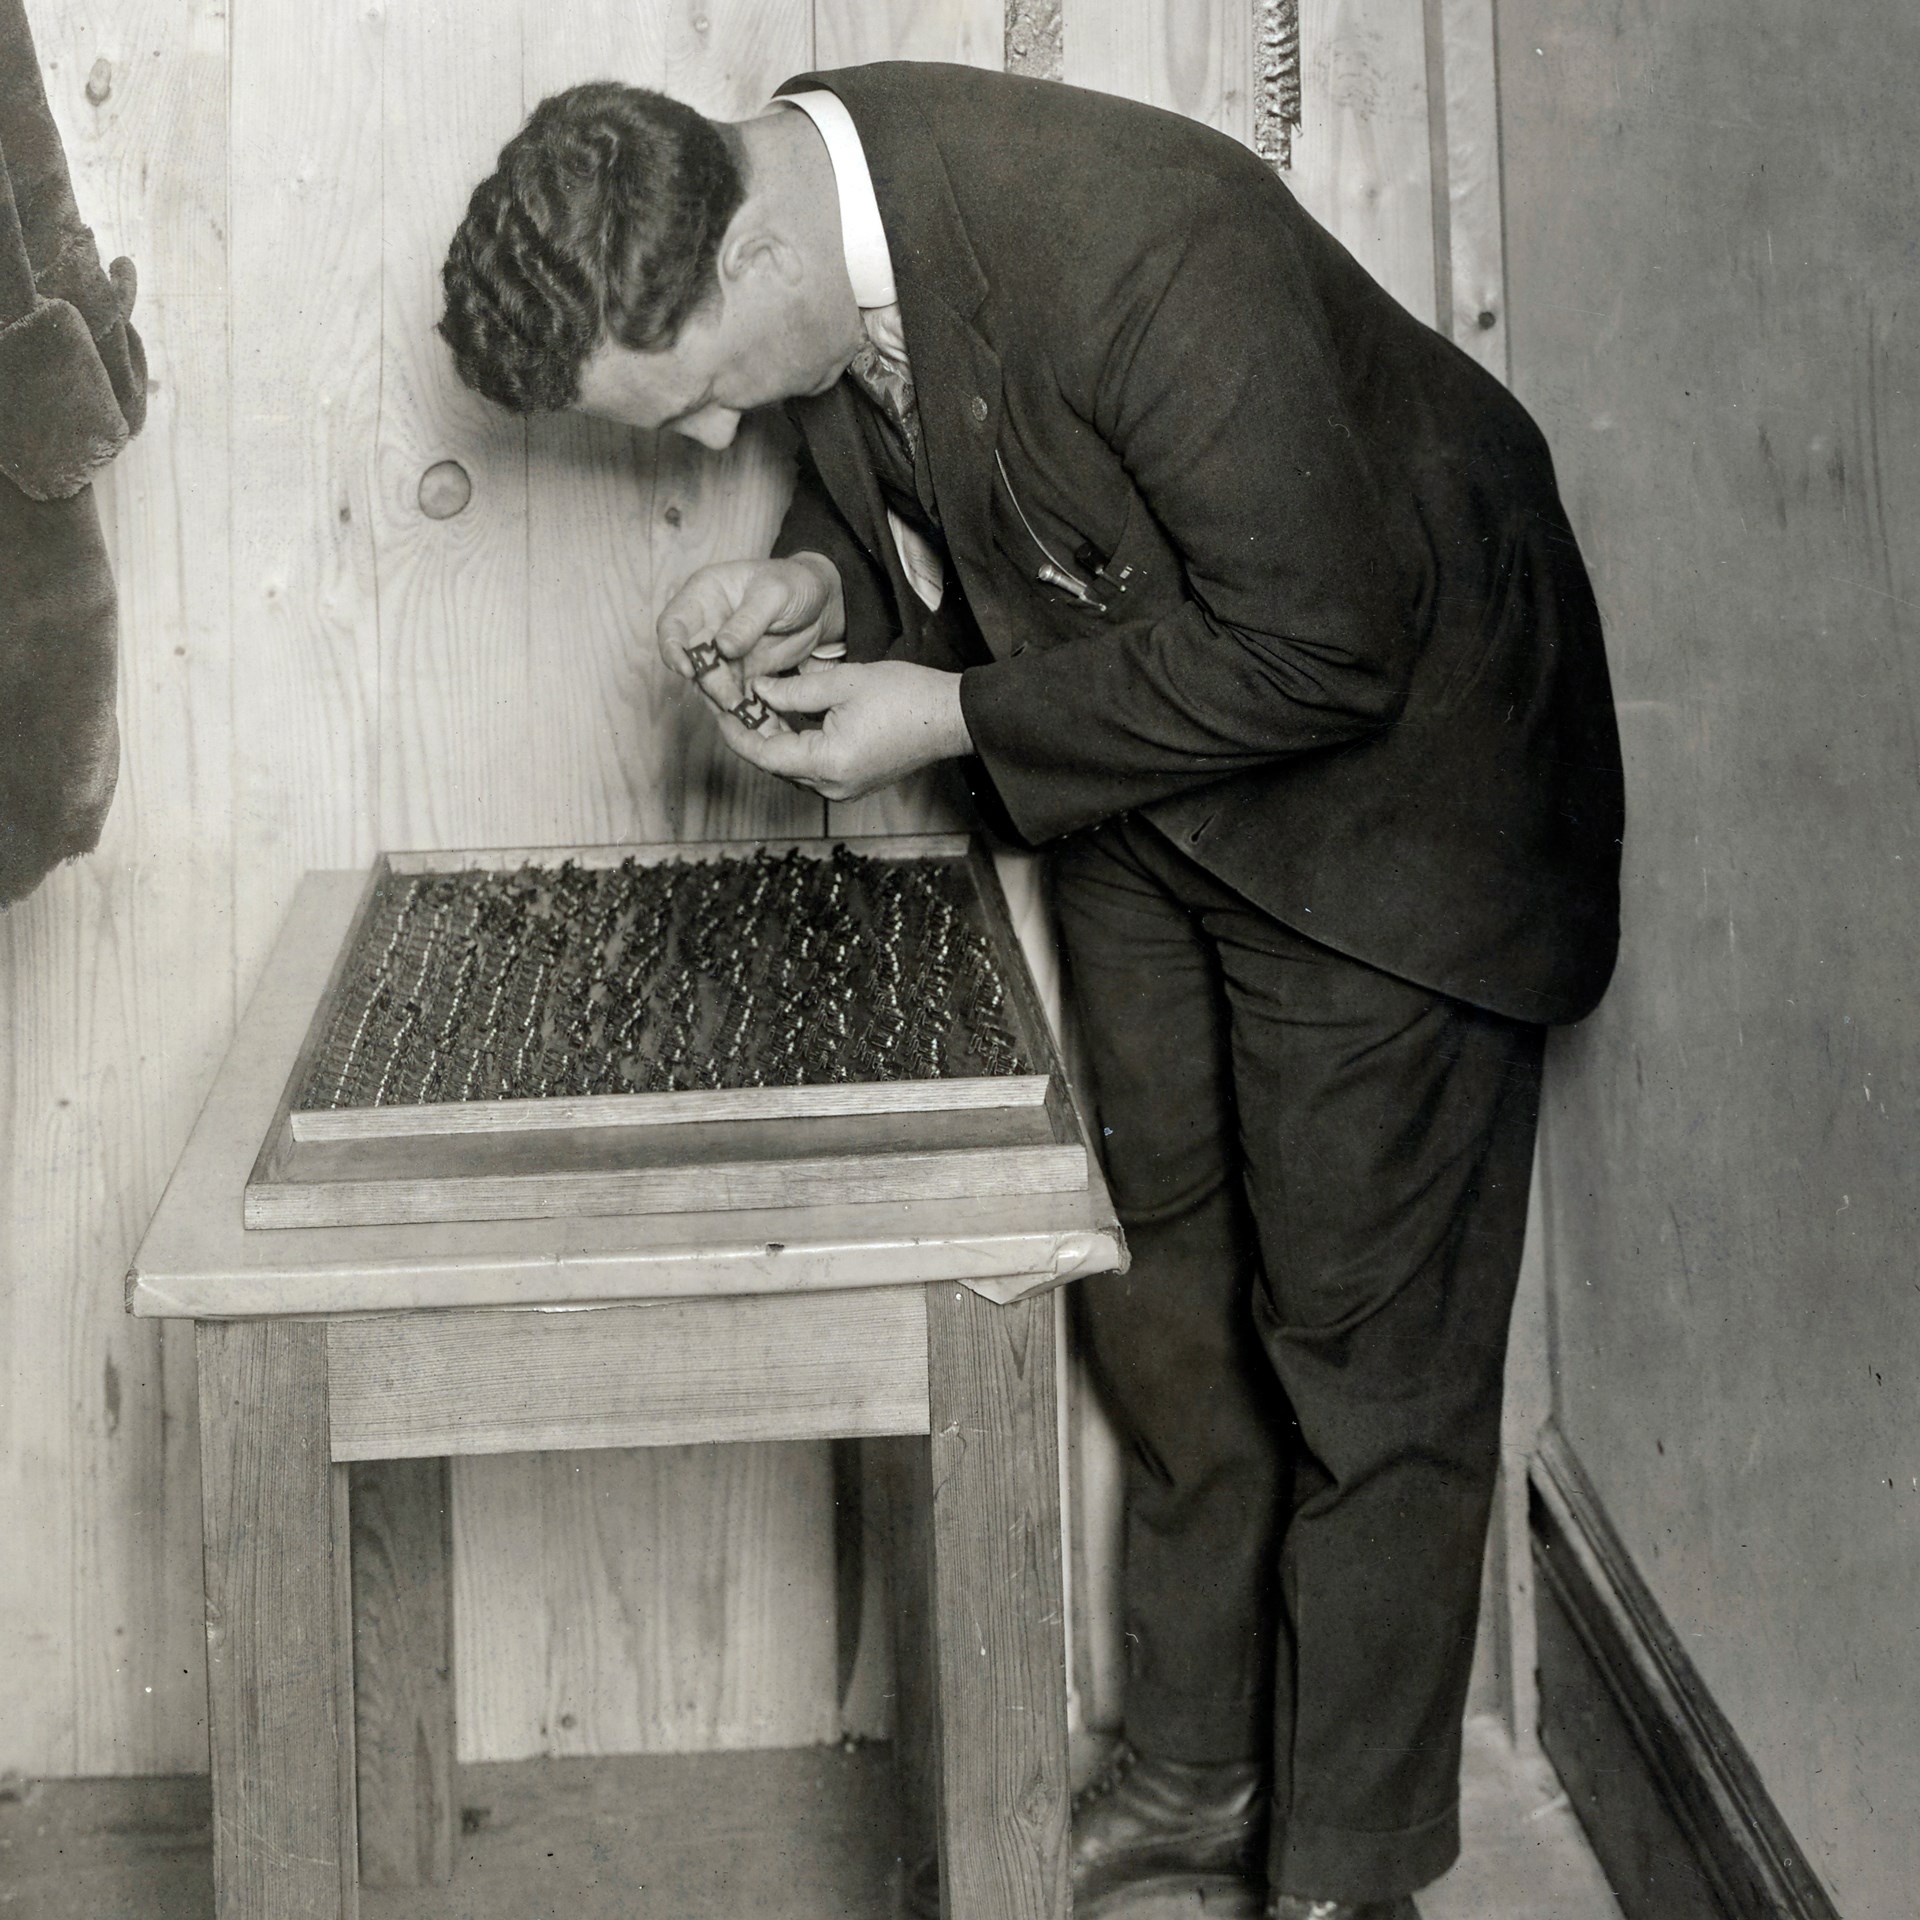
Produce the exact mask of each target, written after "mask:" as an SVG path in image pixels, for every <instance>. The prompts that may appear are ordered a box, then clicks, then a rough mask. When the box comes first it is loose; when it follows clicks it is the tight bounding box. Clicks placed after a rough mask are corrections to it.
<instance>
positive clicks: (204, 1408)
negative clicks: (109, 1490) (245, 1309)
mask: <svg viewBox="0 0 1920 1920" xmlns="http://www.w3.org/2000/svg"><path fill="white" fill-rule="evenodd" d="M197 1334H198V1352H199V1362H200V1480H201V1507H202V1516H203V1522H204V1527H205V1544H206V1586H207V1726H208V1733H209V1736H210V1742H211V1746H212V1757H213V1825H214V1838H213V1869H214V1911H215V1914H216V1916H217V1920H357V1916H358V1913H359V1889H358V1885H357V1881H356V1876H355V1867H356V1862H355V1852H356V1848H355V1837H354V1816H353V1640H352V1627H351V1617H350V1616H351V1608H352V1597H351V1589H350V1585H349V1569H348V1547H347V1492H346V1484H347V1483H346V1469H345V1468H344V1467H336V1466H334V1465H333V1464H332V1462H331V1460H330V1458H329V1454H328V1445H327V1330H326V1326H325V1324H324V1323H323V1322H320V1321H230V1322H220V1321H202V1322H201V1323H200V1325H199V1327H198V1329H197Z"/></svg>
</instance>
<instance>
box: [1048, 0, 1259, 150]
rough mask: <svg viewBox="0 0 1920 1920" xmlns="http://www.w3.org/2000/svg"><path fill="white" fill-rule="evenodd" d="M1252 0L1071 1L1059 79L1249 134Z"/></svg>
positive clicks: (1244, 136)
mask: <svg viewBox="0 0 1920 1920" xmlns="http://www.w3.org/2000/svg"><path fill="white" fill-rule="evenodd" d="M1253 13H1254V0H1070V4H1069V5H1068V6H1067V7H1066V9H1065V13H1064V26H1065V38H1064V43H1063V46H1062V50H1061V51H1062V78H1064V79H1065V80H1067V81H1068V82H1069V83H1070V84H1072V85H1074V86H1078V87H1095V88H1098V89H1099V90H1100V91H1101V92H1102V93H1122V94H1126V95H1127V96H1128V97H1129V98H1130V99H1134V100H1144V101H1146V102H1147V104H1148V105H1149V106H1155V107H1166V108H1168V109H1170V110H1171V111H1173V112H1175V113H1184V114H1186V115H1187V116H1188V118H1190V119H1193V120H1201V121H1204V122H1205V123H1206V124H1207V125H1208V126H1211V127H1218V128H1219V129H1220V130H1221V131H1222V132H1223V133H1230V134H1232V135H1233V136H1234V137H1235V139H1237V140H1242V141H1245V140H1250V139H1251V138H1252V135H1253V99H1252V86H1253Z"/></svg>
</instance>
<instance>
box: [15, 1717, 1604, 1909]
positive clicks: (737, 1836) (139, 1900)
mask: <svg viewBox="0 0 1920 1920" xmlns="http://www.w3.org/2000/svg"><path fill="white" fill-rule="evenodd" d="M460 1797H461V1804H462V1807H463V1810H464V1811H463V1818H462V1828H463V1831H462V1834H461V1838H460V1841H459V1845H458V1852H457V1855H456V1861H457V1865H456V1870H455V1876H454V1881H453V1884H452V1886H450V1887H447V1888H440V1889H429V1890H424V1891H408V1892H405V1893H376V1892H368V1893H366V1894H364V1895H363V1896H362V1912H363V1914H364V1916H365V1920H888V1917H889V1915H890V1914H891V1912H892V1910H893V1909H892V1901H893V1894H894V1884H895V1873H896V1862H895V1859H894V1849H893V1846H892V1844H891V1835H892V1828H893V1818H892V1800H893V1795H892V1787H891V1780H890V1774H889V1755H888V1751H887V1749H886V1748H885V1747H872V1746H868V1747H859V1748H855V1749H853V1750H851V1751H839V1750H836V1749H832V1748H813V1747H809V1748H801V1749H797V1750H793V1751H788V1752H779V1753H750V1754H699V1755H687V1756H681V1757H674V1758H671V1759H651V1758H649V1759H627V1760H560V1761H529V1762H522V1763H515V1764H510V1765H495V1766H479V1767H468V1768H465V1769H464V1770H463V1772H462V1776H461V1796H460ZM1463 1819H1464V1827H1465V1851H1464V1854H1463V1857H1462V1859H1461V1861H1460V1864H1459V1865H1458V1866H1457V1867H1455V1869H1454V1870H1453V1872H1452V1873H1450V1874H1449V1875H1448V1876H1447V1878H1446V1879H1445V1880H1444V1881H1442V1882H1441V1883H1440V1884H1439V1885H1438V1886H1436V1887H1433V1888H1430V1889H1429V1890H1428V1891H1427V1892H1426V1893H1424V1894H1422V1895H1421V1896H1420V1909H1421V1913H1422V1915H1423V1920H1618V1912H1619V1910H1618V1908H1617V1907H1616V1906H1615V1905H1614V1902H1613V1898H1612V1896H1611V1895H1610V1894H1609V1893H1608V1892H1607V1889H1606V1884H1605V1882H1604V1881H1603V1880H1602V1879H1601V1877H1600V1871H1599V1868H1598V1867H1597V1866H1595V1864H1594V1861H1593V1856H1592V1855H1591V1854H1590V1853H1589V1852H1588V1851H1587V1849H1586V1845H1585V1843H1584V1841H1583V1840H1582V1839H1581V1836H1580V1830H1579V1828H1578V1826H1577V1825H1576V1824H1575V1822H1574V1819H1573V1816H1572V1814H1571V1812H1570V1811H1569V1810H1568V1807H1567V1804H1566V1800H1565V1797H1564V1796H1563V1795H1561V1794H1560V1792H1559V1789H1558V1784H1557V1783H1556V1782H1555V1781H1554V1779H1553V1777H1552V1774H1551V1773H1550V1772H1548V1771H1546V1770H1544V1769H1540V1770H1537V1771H1536V1770H1530V1769H1528V1768H1527V1767H1525V1766H1523V1765H1521V1764H1519V1763H1518V1762H1517V1761H1516V1759H1515V1757H1514V1755H1513V1753H1512V1752H1511V1750H1510V1749H1509V1748H1508V1747H1507V1745H1506V1743H1505V1741H1504V1739H1503V1738H1502V1737H1501V1735H1500V1734H1499V1732H1498V1731H1497V1730H1496V1729H1495V1728H1494V1726H1493V1725H1492V1723H1491V1722H1475V1723H1473V1724H1472V1725H1470V1726H1469V1728H1468V1741H1467V1764H1466V1778H1465V1794H1464V1803H1463ZM208 1847H209V1834H208V1824H207V1789H206V1782H205V1781H204V1780H201V1779H180V1780H81V1781H56V1782H48V1783H46V1784H44V1785H22V1784H21V1783H18V1782H15V1783H13V1784H11V1785H8V1784H6V1783H0V1920H205V1916H207V1915H208V1914H210V1913H211V1912H212V1911H213V1890H212V1879H211V1870H210V1866H209V1857H208ZM1193 1912H1194V1913H1195V1914H1197V1913H1198V1909H1197V1908H1196V1909H1194V1910H1193ZM1141 1920H1148V1916H1146V1915H1144V1914H1143V1915H1142V1916H1141ZM1152 1920H1187V1916H1186V1913H1185V1911H1184V1910H1182V1909H1175V1908H1171V1907H1169V1908H1167V1909H1165V1911H1164V1913H1156V1914H1155V1915H1154V1916H1152Z"/></svg>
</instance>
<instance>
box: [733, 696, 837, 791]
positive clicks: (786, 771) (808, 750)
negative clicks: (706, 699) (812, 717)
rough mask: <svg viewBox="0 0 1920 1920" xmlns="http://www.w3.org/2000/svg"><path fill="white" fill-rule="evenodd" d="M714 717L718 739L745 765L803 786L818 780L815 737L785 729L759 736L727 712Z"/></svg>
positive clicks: (817, 738)
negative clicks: (716, 722)
mask: <svg viewBox="0 0 1920 1920" xmlns="http://www.w3.org/2000/svg"><path fill="white" fill-rule="evenodd" d="M717 718H718V720H719V725H720V737H721V738H722V739H723V740H724V741H725V742H726V743H727V745H728V746H729V747H731V748H732V749H733V751H734V752H735V753H737V754H738V755H739V756H740V758H741V759H742V760H744V761H746V762H747V764H748V765H749V766H755V767H758V768H760V770H761V771H762V772H763V773H771V774H774V775H777V776H778V777H779V778H780V779H782V780H792V781H794V782H796V783H797V784H798V785H800V786H803V787H805V786H811V785H812V784H813V782H814V781H815V780H816V779H818V778H820V777H821V773H822V768H821V766H820V735H819V734H817V733H791V732H788V731H786V730H785V729H782V730H781V731H779V732H768V733H763V732H761V731H759V730H757V729H756V728H753V727H749V726H744V725H742V723H741V722H740V720H739V719H738V718H736V716H734V715H733V714H731V713H722V714H719V715H718V716H717Z"/></svg>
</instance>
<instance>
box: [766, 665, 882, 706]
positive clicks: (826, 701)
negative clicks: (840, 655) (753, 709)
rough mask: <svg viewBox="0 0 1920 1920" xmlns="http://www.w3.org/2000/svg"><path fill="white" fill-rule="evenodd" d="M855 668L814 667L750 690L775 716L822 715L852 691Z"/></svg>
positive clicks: (857, 669) (856, 668)
mask: <svg viewBox="0 0 1920 1920" xmlns="http://www.w3.org/2000/svg"><path fill="white" fill-rule="evenodd" d="M859 671H860V669H859V668H858V667H836V666H827V665H822V666H815V667H812V668H810V669H809V670H808V671H807V672H805V673H798V674H782V675H780V676H779V677H778V678H777V679H769V680H756V681H755V682H754V683H753V690H754V692H755V693H757V694H758V695H759V696H760V698H761V699H762V700H764V701H765V702H766V703H767V705H768V706H770V707H772V708H773V709H774V710H775V711H776V712H778V713H825V712H826V711H827V709H828V708H829V707H837V706H839V705H840V703H841V702H842V701H843V700H845V699H846V698H847V696H848V695H849V694H851V693H852V691H853V683H854V676H855V675H856V674H858V673H859Z"/></svg>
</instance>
